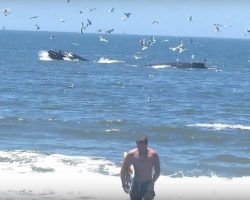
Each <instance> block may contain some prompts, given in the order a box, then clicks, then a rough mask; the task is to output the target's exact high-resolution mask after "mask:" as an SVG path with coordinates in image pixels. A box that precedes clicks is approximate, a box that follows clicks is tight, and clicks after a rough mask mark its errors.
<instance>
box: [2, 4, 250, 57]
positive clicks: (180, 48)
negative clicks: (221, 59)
mask: <svg viewBox="0 0 250 200" xmlns="http://www.w3.org/2000/svg"><path fill="white" fill-rule="evenodd" d="M66 3H70V0H66ZM95 10H97V9H96V8H90V9H87V12H93V11H95ZM0 12H1V14H2V15H4V16H8V15H10V14H11V10H10V9H9V8H5V9H2V10H0ZM108 12H109V13H114V12H116V10H115V8H114V7H112V8H110V9H109V10H108ZM83 13H84V11H83V10H79V14H83ZM131 15H132V13H131V12H124V13H123V15H122V16H121V18H120V19H121V20H123V21H124V20H129V19H130V17H131ZM37 18H39V16H38V15H35V16H31V17H30V20H36V19H37ZM187 21H188V22H192V21H193V16H189V17H187ZM60 22H62V23H65V19H64V18H60ZM159 23H160V22H159V20H152V24H159ZM92 24H93V22H92V21H91V20H90V19H86V21H82V22H81V26H80V31H79V32H80V34H84V33H85V31H86V30H87V29H88V28H89V27H90V26H92ZM34 26H35V30H37V31H38V30H40V26H39V25H38V24H37V23H35V24H34ZM213 26H214V31H215V32H220V31H221V30H222V29H223V28H225V27H226V26H224V25H222V24H218V23H215V24H213ZM3 30H5V27H4V26H3ZM114 31H115V28H112V29H108V30H103V29H98V30H97V32H98V33H103V34H102V35H99V36H98V38H99V41H100V42H103V43H108V42H109V41H108V39H107V38H105V34H111V33H113V32H114ZM248 34H250V29H249V28H247V29H246V32H245V37H247V35H248ZM50 39H55V35H54V34H53V33H52V34H51V36H50ZM167 41H168V40H165V42H167ZM190 42H191V43H192V39H191V40H190ZM154 43H156V39H155V37H154V36H153V35H152V36H151V37H150V38H149V39H141V40H140V41H139V44H140V46H141V51H144V50H146V49H148V48H149V47H150V46H151V45H153V44H154ZM72 45H79V44H77V43H72ZM169 49H170V50H171V51H173V52H175V53H176V60H177V61H178V60H179V58H178V55H177V53H179V54H180V53H183V52H184V51H186V50H187V44H186V43H184V42H183V41H180V44H178V45H177V46H175V47H169ZM195 56H196V54H195V53H193V54H192V55H191V59H192V61H193V60H194V59H195ZM134 58H135V59H140V58H142V57H141V56H139V55H134Z"/></svg>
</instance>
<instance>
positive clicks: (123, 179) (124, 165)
mask: <svg viewBox="0 0 250 200" xmlns="http://www.w3.org/2000/svg"><path fill="white" fill-rule="evenodd" d="M129 159H130V158H129V155H126V157H125V158H124V160H123V163H122V167H121V171H120V178H121V182H122V187H123V190H124V191H125V192H126V193H128V185H127V184H126V172H127V171H128V168H129Z"/></svg>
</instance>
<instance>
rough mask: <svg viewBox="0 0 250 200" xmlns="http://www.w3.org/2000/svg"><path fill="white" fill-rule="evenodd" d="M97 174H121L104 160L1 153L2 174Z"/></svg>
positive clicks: (29, 153)
mask: <svg viewBox="0 0 250 200" xmlns="http://www.w3.org/2000/svg"><path fill="white" fill-rule="evenodd" d="M1 171H2V172H8V171H11V172H15V173H33V172H38V173H44V172H54V173H60V172H75V173H78V172H81V173H82V172H85V173H86V172H97V173H103V174H109V175H117V174H119V168H118V167H117V166H116V165H115V164H114V163H113V162H112V161H109V160H105V159H104V158H95V157H86V156H67V155H63V154H51V155H46V154H41V153H38V152H33V151H0V172H1Z"/></svg>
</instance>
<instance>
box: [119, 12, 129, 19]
mask: <svg viewBox="0 0 250 200" xmlns="http://www.w3.org/2000/svg"><path fill="white" fill-rule="evenodd" d="M124 15H125V16H123V17H122V18H121V20H127V19H128V18H129V17H130V15H131V13H124Z"/></svg>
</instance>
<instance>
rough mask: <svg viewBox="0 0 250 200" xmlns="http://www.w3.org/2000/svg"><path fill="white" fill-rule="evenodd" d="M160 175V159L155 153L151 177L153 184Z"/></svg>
mask: <svg viewBox="0 0 250 200" xmlns="http://www.w3.org/2000/svg"><path fill="white" fill-rule="evenodd" d="M160 173H161V168H160V159H159V156H158V154H157V153H156V154H155V155H154V175H153V182H154V183H155V182H156V180H157V179H158V178H159V176H160Z"/></svg>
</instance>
